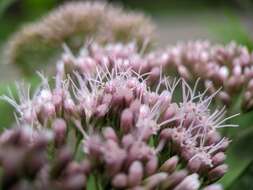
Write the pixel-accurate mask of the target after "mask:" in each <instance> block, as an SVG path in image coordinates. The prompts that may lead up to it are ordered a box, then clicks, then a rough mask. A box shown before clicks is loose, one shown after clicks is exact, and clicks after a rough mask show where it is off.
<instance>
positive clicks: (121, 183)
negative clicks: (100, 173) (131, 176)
mask: <svg viewBox="0 0 253 190" xmlns="http://www.w3.org/2000/svg"><path fill="white" fill-rule="evenodd" d="M112 185H113V186H114V187H116V188H125V187H126V186H127V175H126V174H123V173H119V174H117V175H115V176H114V177H113V179H112Z"/></svg>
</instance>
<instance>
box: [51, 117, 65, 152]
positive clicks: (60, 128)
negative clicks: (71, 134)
mask: <svg viewBox="0 0 253 190" xmlns="http://www.w3.org/2000/svg"><path fill="white" fill-rule="evenodd" d="M52 128H53V131H54V135H55V138H54V139H55V144H56V146H57V147H58V146H61V145H63V144H64V142H65V138H66V132H67V125H66V122H65V121H64V120H63V119H55V120H54V121H53V124H52Z"/></svg>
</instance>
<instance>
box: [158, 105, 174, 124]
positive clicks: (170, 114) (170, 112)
mask: <svg viewBox="0 0 253 190" xmlns="http://www.w3.org/2000/svg"><path fill="white" fill-rule="evenodd" d="M177 109H178V106H177V105H176V104H174V103H173V104H170V105H169V107H168V108H167V109H166V110H165V112H164V113H163V115H162V117H161V121H166V120H169V119H171V118H173V117H174V116H175V114H176V113H177Z"/></svg>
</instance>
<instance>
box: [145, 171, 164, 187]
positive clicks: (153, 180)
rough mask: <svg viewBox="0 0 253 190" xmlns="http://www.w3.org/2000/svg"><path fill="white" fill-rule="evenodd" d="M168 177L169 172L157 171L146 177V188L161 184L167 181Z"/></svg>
mask: <svg viewBox="0 0 253 190" xmlns="http://www.w3.org/2000/svg"><path fill="white" fill-rule="evenodd" d="M167 177H168V174H167V173H165V172H160V173H156V174H154V175H152V176H150V177H148V178H146V179H145V181H144V183H145V187H146V189H154V188H155V187H157V186H159V185H160V184H161V183H162V182H163V181H165V180H166V179H167Z"/></svg>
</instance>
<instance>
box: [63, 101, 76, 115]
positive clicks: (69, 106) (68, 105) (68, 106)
mask: <svg viewBox="0 0 253 190" xmlns="http://www.w3.org/2000/svg"><path fill="white" fill-rule="evenodd" d="M63 106H64V110H65V111H66V112H67V113H70V114H73V113H75V111H76V108H75V103H74V101H73V100H72V99H71V98H66V99H65V100H64V103H63Z"/></svg>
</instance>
